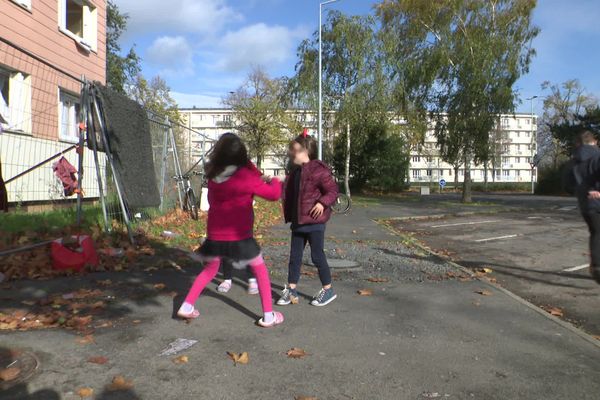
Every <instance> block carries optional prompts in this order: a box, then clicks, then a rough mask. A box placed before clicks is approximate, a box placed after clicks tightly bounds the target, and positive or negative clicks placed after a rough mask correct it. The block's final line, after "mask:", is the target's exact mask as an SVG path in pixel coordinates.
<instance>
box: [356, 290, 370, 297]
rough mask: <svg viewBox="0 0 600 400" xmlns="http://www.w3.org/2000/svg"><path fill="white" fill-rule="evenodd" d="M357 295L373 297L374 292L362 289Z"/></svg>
mask: <svg viewBox="0 0 600 400" xmlns="http://www.w3.org/2000/svg"><path fill="white" fill-rule="evenodd" d="M357 293H358V294H359V295H361V296H372V295H373V291H372V290H371V289H360V290H359V291H358V292H357Z"/></svg>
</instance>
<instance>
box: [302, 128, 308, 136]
mask: <svg viewBox="0 0 600 400" xmlns="http://www.w3.org/2000/svg"><path fill="white" fill-rule="evenodd" d="M302 136H303V137H307V136H308V129H307V128H304V130H303V131H302Z"/></svg>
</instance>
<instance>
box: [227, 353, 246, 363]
mask: <svg viewBox="0 0 600 400" xmlns="http://www.w3.org/2000/svg"><path fill="white" fill-rule="evenodd" d="M227 355H228V356H229V358H231V359H232V360H233V364H234V365H237V364H248V361H250V358H249V356H248V353H246V352H243V353H240V354H238V353H232V352H229V351H228V352H227Z"/></svg>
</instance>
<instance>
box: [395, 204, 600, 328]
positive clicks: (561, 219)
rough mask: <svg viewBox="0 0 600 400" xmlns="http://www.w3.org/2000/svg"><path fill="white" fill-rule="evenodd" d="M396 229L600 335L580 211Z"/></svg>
mask: <svg viewBox="0 0 600 400" xmlns="http://www.w3.org/2000/svg"><path fill="white" fill-rule="evenodd" d="M396 225H397V228H400V229H403V230H405V231H408V232H412V233H414V234H415V235H416V236H417V237H418V238H419V239H420V240H421V241H423V242H424V243H425V244H426V245H428V246H430V247H431V248H433V249H435V250H438V251H444V252H447V253H449V254H450V255H451V257H452V258H453V259H454V260H455V261H457V262H458V263H460V264H461V265H463V266H466V267H470V268H473V269H477V268H483V267H487V268H491V269H492V270H493V273H492V274H490V276H491V277H493V278H495V279H496V280H497V282H498V283H499V284H501V285H502V286H504V287H506V288H507V289H509V290H511V291H512V292H514V293H516V294H518V295H519V296H521V297H523V298H525V299H527V300H529V301H531V302H532V303H534V304H537V305H539V306H543V307H558V308H560V309H562V310H563V312H564V318H565V319H567V320H569V321H571V322H573V323H574V324H576V325H578V326H581V327H582V328H583V329H584V330H586V331H587V332H589V333H592V334H594V335H598V334H600V313H598V307H599V306H600V286H599V285H598V284H596V283H595V282H594V281H593V280H592V279H591V278H590V277H589V273H588V269H587V268H588V262H589V250H588V244H587V240H588V234H587V227H586V225H585V223H584V222H583V220H582V218H581V216H580V215H579V212H578V210H577V209H576V208H575V207H573V206H564V207H562V206H561V207H557V208H556V209H555V210H531V211H528V212H505V213H497V214H489V215H477V216H469V217H450V218H443V219H435V220H422V221H403V222H397V223H396Z"/></svg>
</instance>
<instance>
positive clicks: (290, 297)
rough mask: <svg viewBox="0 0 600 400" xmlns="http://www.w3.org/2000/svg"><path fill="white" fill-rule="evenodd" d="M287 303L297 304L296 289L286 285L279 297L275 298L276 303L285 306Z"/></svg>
mask: <svg viewBox="0 0 600 400" xmlns="http://www.w3.org/2000/svg"><path fill="white" fill-rule="evenodd" d="M288 304H298V291H297V290H296V289H291V288H288V287H287V286H286V287H285V288H284V289H283V292H281V298H279V300H277V305H278V306H287V305H288Z"/></svg>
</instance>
